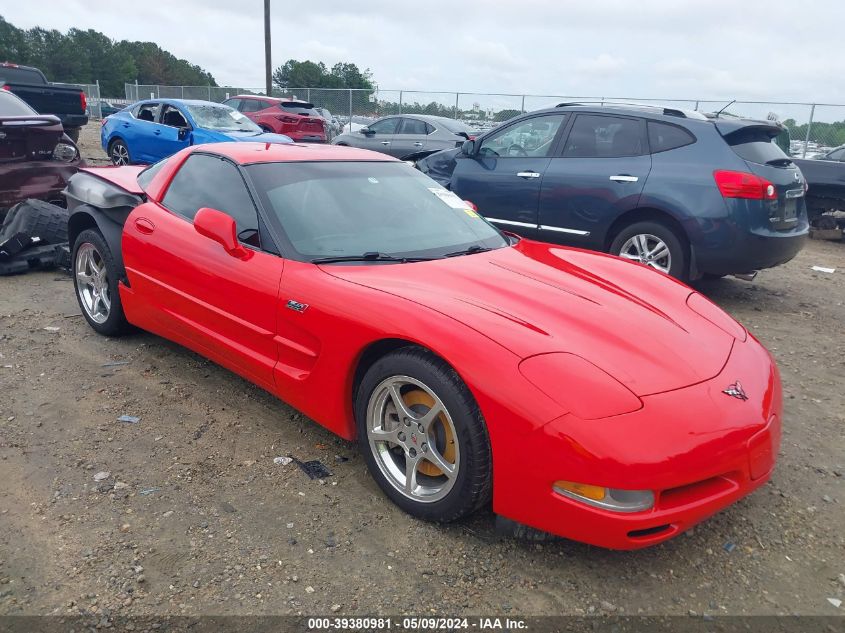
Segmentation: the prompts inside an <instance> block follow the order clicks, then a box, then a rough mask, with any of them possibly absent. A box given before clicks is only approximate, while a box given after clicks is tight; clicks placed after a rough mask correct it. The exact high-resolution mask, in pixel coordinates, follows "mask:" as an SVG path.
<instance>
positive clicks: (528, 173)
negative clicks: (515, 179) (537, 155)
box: [516, 171, 540, 178]
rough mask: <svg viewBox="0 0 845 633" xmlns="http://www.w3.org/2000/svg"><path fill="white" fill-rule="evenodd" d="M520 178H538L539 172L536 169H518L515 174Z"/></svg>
mask: <svg viewBox="0 0 845 633" xmlns="http://www.w3.org/2000/svg"><path fill="white" fill-rule="evenodd" d="M516 175H517V176H519V177H520V178H539V177H540V174H539V173H537V172H536V171H520V172H517V174H516Z"/></svg>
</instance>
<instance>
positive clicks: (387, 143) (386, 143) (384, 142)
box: [381, 141, 390, 145]
mask: <svg viewBox="0 0 845 633" xmlns="http://www.w3.org/2000/svg"><path fill="white" fill-rule="evenodd" d="M381 144H382V145H390V141H382V142H381Z"/></svg>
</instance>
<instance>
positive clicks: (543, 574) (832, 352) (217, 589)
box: [0, 125, 845, 616]
mask: <svg viewBox="0 0 845 633" xmlns="http://www.w3.org/2000/svg"><path fill="white" fill-rule="evenodd" d="M98 134H99V127H98V126H94V125H92V126H89V128H88V129H86V130H84V131H83V136H82V144H83V148H84V153H85V155H86V156H87V157H88V159H89V162H96V161H93V160H91V159H92V158H96V157H99V159H100V160H102V158H103V154H102V152H101V151H100V150H99V148H98V140H99V139H98ZM814 264H817V265H822V266H829V267H834V268H836V272H835V273H833V274H825V273H818V272H813V271H812V270H811V269H810V267H811V266H812V265H814ZM700 289H701V290H702V291H703V292H705V293H706V294H708V295H709V296H710V297H712V298H713V299H714V300H715V301H717V302H718V303H719V304H720V305H721V306H723V307H724V308H725V309H726V310H728V311H729V312H730V313H731V314H733V315H734V316H735V317H737V318H738V319H739V320H740V321H741V322H743V323H744V324H745V325H746V326H747V327H748V328H749V329H750V330H751V331H752V332H753V333H754V334H755V335H756V336H758V337H759V338H760V339H761V340H762V341H763V342H764V344H766V345H767V346H768V347H769V349H771V350H772V351H773V353H774V355H775V356H776V358H777V359H778V362H779V365H780V369H781V372H782V375H783V382H784V388H785V392H786V410H785V422H784V427H785V428H784V438H783V445H782V449H781V455H780V462H779V466H778V468H777V470H776V472H775V475H774V477H773V479H772V481H771V482H770V483H769V484H767V485H766V486H764V487H763V488H762V489H760V490H759V491H757V492H756V493H754V494H753V495H751V496H750V497H748V498H746V499H744V500H743V501H741V502H739V503H737V504H736V505H734V506H732V507H731V508H729V509H727V510H725V511H724V512H722V513H720V514H719V515H717V516H715V517H714V518H712V519H711V520H709V521H707V522H705V523H703V524H701V525H699V526H698V527H696V528H695V529H694V530H692V531H691V532H689V533H687V534H684V535H682V536H679V537H678V538H676V539H674V540H672V541H670V542H668V543H665V544H663V545H659V546H656V547H654V548H651V549H648V550H645V551H638V552H629V553H624V552H611V551H605V550H600V549H596V548H592V547H589V546H585V545H580V544H577V543H572V542H568V541H559V542H552V543H543V544H535V543H526V542H519V541H515V540H513V539H508V538H500V537H498V536H496V535H495V533H494V530H493V516H492V515H491V514H490V513H481V514H479V515H477V516H475V517H473V518H471V519H470V520H468V521H465V522H462V523H458V524H455V525H449V526H436V525H430V524H426V523H422V522H420V521H416V520H414V519H412V518H410V517H409V516H407V515H405V514H403V513H402V512H401V511H400V510H398V509H397V508H396V507H395V506H393V505H392V504H391V503H390V502H389V501H387V499H386V498H385V497H384V496H383V495H382V494H381V493H380V491H379V490H378V488H377V486H376V485H375V483H374V482H373V480H372V479H371V478H370V476H369V475H368V474H367V472H366V469H365V465H364V462H363V459H362V458H361V456H360V455H359V454H358V452H357V449H356V448H355V447H354V446H352V445H350V444H348V443H346V442H344V441H341V440H339V439H337V438H335V437H334V436H332V435H331V434H329V433H328V432H327V431H324V430H323V429H322V428H321V427H319V426H317V425H316V424H315V423H313V422H311V421H310V420H308V419H306V418H304V417H303V416H302V415H300V414H298V413H296V412H295V411H294V410H292V409H290V408H289V407H287V406H285V405H284V404H282V403H281V402H279V401H277V400H275V399H274V398H273V397H271V396H270V395H269V394H267V393H265V392H263V391H261V390H260V389H257V388H255V387H253V386H252V385H250V384H249V383H247V382H245V381H244V380H241V379H240V378H238V377H236V376H235V375H233V374H231V373H229V372H227V371H226V370H224V369H222V368H220V367H218V366H216V365H214V364H212V363H210V362H208V361H206V360H204V359H203V358H201V357H199V356H197V355H195V354H193V353H191V352H189V351H186V350H184V349H182V348H180V347H178V346H176V345H174V344H171V343H169V342H167V341H165V340H162V339H160V338H158V337H156V336H153V335H149V334H144V333H138V334H134V335H131V336H128V337H126V338H122V339H118V340H110V339H106V338H103V337H99V336H97V335H96V334H94V333H93V331H92V330H91V329H90V328H89V327H88V326H87V324H86V323H85V321H84V320H83V319H82V318H81V316H80V315H79V308H78V306H77V304H76V300H75V298H74V295H73V288H72V283H71V281H70V279H69V277H67V276H66V275H63V274H60V273H58V272H46V273H45V272H42V273H33V274H29V275H25V276H20V277H12V278H0V393H2V394H3V397H2V398H0V481H2V482H3V484H2V486H0V613H2V614H64V613H68V614H77V613H83V614H96V615H99V616H103V615H111V616H115V615H121V614H125V615H129V614H144V615H161V614H191V615H198V614H288V613H294V614H299V613H305V614H309V613H326V614H330V613H337V614H347V615H362V614H371V613H372V614H374V613H378V614H394V615H395V614H400V613H414V614H419V615H424V614H429V613H437V614H441V615H458V614H462V615H463V614H467V615H468V614H489V613H499V614H502V615H510V614H513V615H517V614H521V615H532V614H591V613H617V614H618V613H622V614H640V613H647V614H656V615H664V614H678V615H688V614H713V615H718V614H792V613H800V614H826V615H836V614H843V612H845V609H843V608H839V609H837V607H835V606H834V605H833V604H832V603H831V601H830V600H829V599H834V602H836V600H837V599H838V600H843V601H845V555H844V554H843V553H844V552H845V531H843V525H845V511H843V502H845V489H844V488H845V440H843V433H842V429H843V423H845V408H843V401H845V337H843V334H842V332H843V330H842V324H843V322H845V306H843V300H845V245H843V244H838V243H829V242H810V243H809V244H808V246H807V248H806V249H805V250H804V251H803V252H802V253H801V254H800V255H799V256H798V257H797V258H796V259H795V260H794V261H793V262H791V263H789V264H788V265H786V266H783V267H780V268H778V269H774V270H770V271H764V272H763V273H761V274H760V276H759V277H758V279H757V281H755V282H754V283H746V282H742V281H738V280H735V279H730V278H729V279H724V280H720V281H718V282H709V283H707V284H701V285H700ZM123 414H127V415H131V416H136V417H138V418H140V421H139V422H137V423H126V422H118V421H117V418H118V416H120V415H123ZM288 453H290V454H292V455H295V456H296V457H298V458H299V459H301V460H303V461H304V460H308V459H320V460H322V461H323V462H324V463H325V464H326V465H327V466H328V467H329V468H330V469H331V470H332V472H333V473H334V474H333V476H331V477H329V478H328V479H327V480H325V481H311V480H309V479H308V478H307V477H306V476H305V475H304V473H302V472H301V471H300V470H299V469H298V468H297V466H296V465H295V464H290V465H286V466H283V465H276V464H274V463H273V458H274V457H276V456H279V455H285V454H288ZM103 473H107V474H103Z"/></svg>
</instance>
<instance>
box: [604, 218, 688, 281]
mask: <svg viewBox="0 0 845 633" xmlns="http://www.w3.org/2000/svg"><path fill="white" fill-rule="evenodd" d="M688 252H689V249H688V246H687V245H686V241H685V239H684V238H682V237H679V236H678V235H677V234H676V233H675V231H673V230H672V229H671V228H669V227H668V226H666V225H665V224H663V223H662V222H658V221H647V222H635V223H634V224H631V225H629V226H626V227H625V228H623V229H622V230H621V231H620V232H619V233H618V234H617V235H616V237H615V238H614V240H613V243H612V244H611V245H610V253H611V254H612V255H617V256H619V257H623V258H625V259H630V260H631V261H635V262H640V263H642V264H645V265H646V266H649V267H651V268H654V269H656V270H659V271H660V272H663V273H666V274H667V275H671V276H672V277H675V278H676V279H681V280H686V279H687V276H688V275H689V268H688V262H687V253H688Z"/></svg>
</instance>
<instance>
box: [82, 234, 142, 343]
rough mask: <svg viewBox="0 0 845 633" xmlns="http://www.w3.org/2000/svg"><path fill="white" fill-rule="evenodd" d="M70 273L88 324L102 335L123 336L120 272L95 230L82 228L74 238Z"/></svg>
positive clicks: (125, 325) (125, 329)
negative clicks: (119, 287)
mask: <svg viewBox="0 0 845 633" xmlns="http://www.w3.org/2000/svg"><path fill="white" fill-rule="evenodd" d="M71 273H72V274H73V287H74V290H76V300H77V301H78V302H79V308H80V309H81V310H82V316H84V317H85V320H86V321H88V325H90V326H91V327H92V328H93V329H94V331H96V332H97V333H98V334H103V335H104V336H120V335H121V334H124V333H125V332H126V331H127V330H128V329H129V322H128V321H127V320H126V316H125V315H124V313H123V305H122V304H121V302H120V291H119V290H118V283H119V282H118V280H119V275H120V271H119V268H118V265H117V263H116V262H115V260H114V256H113V255H112V252H111V249H110V248H109V246H108V244H106V240H105V239H104V238H103V236H102V234H101V233H100V232H99V231H97V230H94V229H86V230H85V231H82V232H81V233H80V234H79V236H78V237H77V238H76V242H74V244H73V252H72V253H71Z"/></svg>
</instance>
